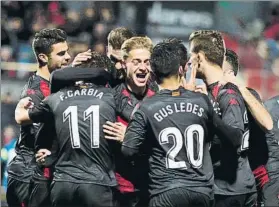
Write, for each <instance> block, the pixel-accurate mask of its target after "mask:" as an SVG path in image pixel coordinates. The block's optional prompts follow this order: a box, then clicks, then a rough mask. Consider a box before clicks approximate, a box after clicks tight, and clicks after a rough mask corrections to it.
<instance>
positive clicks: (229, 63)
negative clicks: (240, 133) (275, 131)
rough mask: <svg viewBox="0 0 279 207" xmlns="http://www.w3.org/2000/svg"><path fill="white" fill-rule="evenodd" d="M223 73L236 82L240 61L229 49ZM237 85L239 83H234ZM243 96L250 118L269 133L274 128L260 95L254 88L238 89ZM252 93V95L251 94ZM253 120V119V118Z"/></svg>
mask: <svg viewBox="0 0 279 207" xmlns="http://www.w3.org/2000/svg"><path fill="white" fill-rule="evenodd" d="M223 71H224V74H225V77H228V76H231V77H232V79H234V80H235V78H234V76H237V73H238V71H239V61H238V56H237V54H236V53H235V52H234V51H232V50H229V49H226V54H225V61H224V64H223ZM233 83H234V84H235V85H237V84H238V83H237V81H234V82H233ZM238 89H239V91H240V93H241V95H242V96H243V98H244V100H245V102H246V103H247V107H248V109H249V112H250V117H251V116H253V117H254V119H255V121H257V123H258V125H259V126H260V127H261V128H262V129H263V130H264V131H269V130H271V129H272V128H273V122H272V118H271V116H270V114H269V113H268V111H267V110H266V108H265V107H264V106H263V103H262V100H261V98H260V95H259V94H258V93H257V91H255V90H254V89H252V88H246V87H238ZM249 92H250V93H249ZM252 95H253V96H254V97H255V98H254V97H253V96H252ZM251 118H252V117H251Z"/></svg>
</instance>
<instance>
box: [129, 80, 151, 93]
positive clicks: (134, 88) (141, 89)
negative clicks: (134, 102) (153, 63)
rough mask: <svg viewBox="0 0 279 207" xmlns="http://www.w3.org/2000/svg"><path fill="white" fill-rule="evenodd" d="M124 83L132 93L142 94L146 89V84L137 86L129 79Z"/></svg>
mask: <svg viewBox="0 0 279 207" xmlns="http://www.w3.org/2000/svg"><path fill="white" fill-rule="evenodd" d="M126 85H127V87H128V89H129V90H130V91H131V92H133V93H134V94H137V95H142V94H144V92H145V90H146V86H144V87H138V86H137V85H135V84H134V83H131V82H129V81H126Z"/></svg>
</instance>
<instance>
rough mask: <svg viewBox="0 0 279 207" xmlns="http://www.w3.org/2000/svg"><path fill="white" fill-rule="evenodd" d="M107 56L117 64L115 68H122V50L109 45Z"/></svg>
mask: <svg viewBox="0 0 279 207" xmlns="http://www.w3.org/2000/svg"><path fill="white" fill-rule="evenodd" d="M107 56H108V58H109V59H110V60H111V62H113V64H114V65H115V68H116V69H117V70H119V69H122V65H121V60H122V55H121V50H115V49H113V48H112V46H110V45H109V46H108V47H107Z"/></svg>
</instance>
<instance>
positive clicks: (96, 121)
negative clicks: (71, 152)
mask: <svg viewBox="0 0 279 207" xmlns="http://www.w3.org/2000/svg"><path fill="white" fill-rule="evenodd" d="M99 109H100V106H99V105H91V106H90V107H88V108H87V109H86V110H85V111H84V112H83V120H84V121H86V120H89V126H90V140H91V148H99V144H100V138H99V137H100V129H99V126H100V116H99ZM68 119H69V129H70V137H71V143H72V147H73V148H80V138H79V129H78V107H77V106H69V107H68V108H67V109H66V110H65V111H64V112H63V122H66V121H67V120H68Z"/></svg>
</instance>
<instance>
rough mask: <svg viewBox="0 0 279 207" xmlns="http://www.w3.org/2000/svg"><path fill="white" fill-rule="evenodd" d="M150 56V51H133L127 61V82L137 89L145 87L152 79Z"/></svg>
mask: <svg viewBox="0 0 279 207" xmlns="http://www.w3.org/2000/svg"><path fill="white" fill-rule="evenodd" d="M150 56H151V53H150V52H149V50H148V49H144V48H142V49H133V50H131V51H130V52H129V53H128V57H127V59H126V60H125V65H126V69H127V80H128V82H129V83H132V84H133V85H135V86H137V87H144V86H146V84H147V81H148V79H149V77H150V71H151V66H150Z"/></svg>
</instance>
